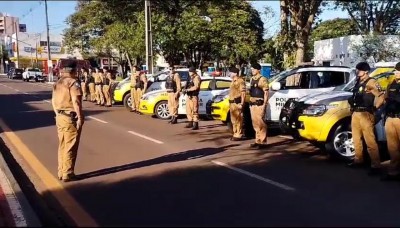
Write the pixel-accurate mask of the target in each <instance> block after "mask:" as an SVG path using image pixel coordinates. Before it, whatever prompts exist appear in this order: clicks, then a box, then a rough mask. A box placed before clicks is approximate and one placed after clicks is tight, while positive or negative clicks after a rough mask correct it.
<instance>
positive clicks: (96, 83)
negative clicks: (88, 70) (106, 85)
mask: <svg viewBox="0 0 400 228" xmlns="http://www.w3.org/2000/svg"><path fill="white" fill-rule="evenodd" d="M94 84H95V85H102V84H103V83H101V82H100V83H94Z"/></svg>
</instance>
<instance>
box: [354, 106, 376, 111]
mask: <svg viewBox="0 0 400 228" xmlns="http://www.w3.org/2000/svg"><path fill="white" fill-rule="evenodd" d="M353 110H354V111H355V112H374V110H373V108H367V107H354V109H353Z"/></svg>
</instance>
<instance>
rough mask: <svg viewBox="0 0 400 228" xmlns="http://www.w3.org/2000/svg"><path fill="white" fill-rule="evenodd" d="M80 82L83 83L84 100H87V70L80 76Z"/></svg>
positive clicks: (83, 69) (83, 70)
mask: <svg viewBox="0 0 400 228" xmlns="http://www.w3.org/2000/svg"><path fill="white" fill-rule="evenodd" d="M80 81H81V87H82V93H83V100H84V101H86V100H87V96H88V93H87V86H88V73H87V71H86V69H85V68H82V69H81V75H80Z"/></svg>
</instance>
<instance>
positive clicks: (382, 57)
mask: <svg viewBox="0 0 400 228" xmlns="http://www.w3.org/2000/svg"><path fill="white" fill-rule="evenodd" d="M399 43H400V36H383V35H375V34H370V35H364V36H362V38H361V39H360V42H358V43H355V44H354V45H352V46H351V49H352V50H353V51H354V52H355V53H356V55H357V56H360V57H361V59H362V60H364V61H371V62H380V61H385V62H390V61H395V60H396V59H398V58H400V45H399Z"/></svg>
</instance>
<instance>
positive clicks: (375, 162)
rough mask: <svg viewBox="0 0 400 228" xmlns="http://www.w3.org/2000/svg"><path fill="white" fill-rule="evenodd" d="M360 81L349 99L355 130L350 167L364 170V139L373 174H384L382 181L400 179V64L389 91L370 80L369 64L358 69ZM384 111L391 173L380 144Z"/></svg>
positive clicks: (352, 125) (360, 65) (396, 67)
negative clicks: (377, 115)
mask: <svg viewBox="0 0 400 228" xmlns="http://www.w3.org/2000/svg"><path fill="white" fill-rule="evenodd" d="M356 70H357V77H358V78H357V82H356V84H355V86H354V89H353V96H352V97H351V98H350V99H349V103H350V106H351V109H352V118H351V131H352V135H353V142H354V149H355V158H354V161H353V162H352V163H350V164H349V167H354V168H358V167H362V166H363V162H364V156H363V150H364V147H363V140H364V141H365V144H366V146H367V151H368V154H369V157H370V159H371V166H370V170H369V173H368V174H369V175H381V174H383V175H382V180H400V63H397V64H396V66H395V80H394V81H393V82H392V83H391V84H390V85H388V87H387V89H386V91H382V88H381V87H380V85H379V84H378V82H377V81H376V80H375V79H373V78H371V77H369V74H368V72H369V71H370V70H371V68H370V66H369V64H368V63H366V62H361V63H359V64H357V66H356ZM379 108H383V109H384V113H385V114H386V121H385V132H386V139H387V147H388V152H389V155H390V164H389V169H388V172H383V171H382V166H381V160H380V154H379V147H378V144H377V142H376V138H375V133H374V128H375V123H376V121H375V112H376V111H377V109H379Z"/></svg>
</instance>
